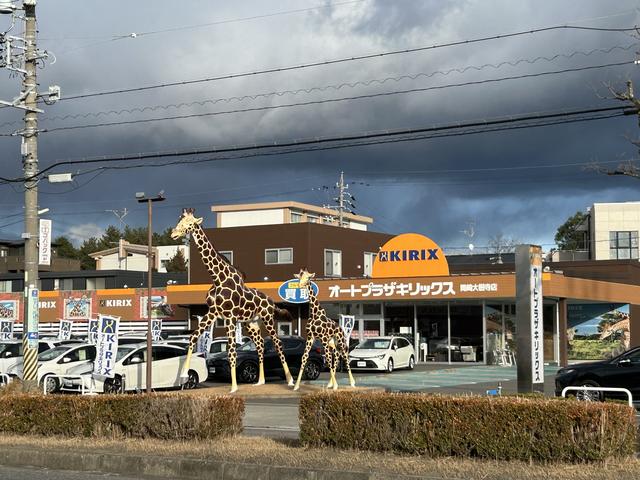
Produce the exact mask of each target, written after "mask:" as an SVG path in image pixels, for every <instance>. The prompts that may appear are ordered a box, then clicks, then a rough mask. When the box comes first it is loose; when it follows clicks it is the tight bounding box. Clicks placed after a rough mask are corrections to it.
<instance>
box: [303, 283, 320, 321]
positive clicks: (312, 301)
mask: <svg viewBox="0 0 640 480" xmlns="http://www.w3.org/2000/svg"><path fill="white" fill-rule="evenodd" d="M306 288H307V292H309V313H311V312H312V311H313V310H316V311H320V310H321V308H322V307H320V302H318V297H316V292H314V291H313V287H312V286H311V282H309V283H308V284H307V286H306Z"/></svg>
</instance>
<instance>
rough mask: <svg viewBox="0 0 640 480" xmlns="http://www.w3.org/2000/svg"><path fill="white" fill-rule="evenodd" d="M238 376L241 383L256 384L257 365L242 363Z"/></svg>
mask: <svg viewBox="0 0 640 480" xmlns="http://www.w3.org/2000/svg"><path fill="white" fill-rule="evenodd" d="M238 376H239V378H240V381H241V382H242V383H256V382H257V381H258V365H256V364H255V363H253V362H244V363H243V364H242V365H240V372H239V374H238Z"/></svg>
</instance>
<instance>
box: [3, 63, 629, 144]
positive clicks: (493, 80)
mask: <svg viewBox="0 0 640 480" xmlns="http://www.w3.org/2000/svg"><path fill="white" fill-rule="evenodd" d="M633 63H634V62H633V61H625V62H616V63H607V64H604V65H591V66H585V67H576V68H565V69H562V70H553V71H547V72H539V73H528V74H523V75H513V76H508V77H500V78H491V79H485V80H474V81H468V82H460V83H450V84H446V85H435V86H430V87H422V88H411V89H406V90H396V91H391V92H379V93H368V94H362V95H354V96H350V97H340V98H329V99H323V100H309V101H306V102H294V103H285V104H280V105H266V106H261V107H249V108H239V109H234V110H224V111H218V112H204V113H190V114H185V115H173V116H165V117H154V118H144V119H137V120H124V121H118V122H101V123H93V124H85V125H70V126H63V127H53V128H43V129H40V133H54V132H61V131H68V130H78V129H85V128H98V127H113V126H119V125H134V124H142V123H152V122H160V121H168V120H184V119H190V118H203V117H211V116H220V115H230V114H237V113H248V112H260V111H267V110H275V109H280V108H293V107H306V106H311V105H323V104H330V103H340V102H345V101H352V100H365V99H372V98H380V97H388V96H393V95H406V94H410V93H423V92H429V91H434V90H444V89H447V88H459V87H467V86H475V85H485V84H490V83H497V82H503V81H509V80H521V79H525V78H537V77H542V76H547V75H559V74H564V73H573V72H582V71H587V70H595V69H601V68H611V67H618V66H623V65H630V64H633ZM13 135H15V134H14V133H8V132H5V133H0V137H3V136H4V137H7V136H13Z"/></svg>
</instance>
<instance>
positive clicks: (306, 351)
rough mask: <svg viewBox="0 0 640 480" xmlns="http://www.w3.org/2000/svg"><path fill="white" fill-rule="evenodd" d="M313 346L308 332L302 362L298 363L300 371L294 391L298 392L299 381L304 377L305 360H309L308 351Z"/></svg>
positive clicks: (311, 337)
mask: <svg viewBox="0 0 640 480" xmlns="http://www.w3.org/2000/svg"><path fill="white" fill-rule="evenodd" d="M312 345H313V335H311V333H310V332H307V344H306V345H305V346H304V353H303V354H302V360H301V362H300V371H299V372H298V380H296V384H295V386H294V387H293V389H294V390H298V389H299V388H300V381H301V380H302V375H304V367H306V366H307V360H308V359H309V351H310V350H311V346H312Z"/></svg>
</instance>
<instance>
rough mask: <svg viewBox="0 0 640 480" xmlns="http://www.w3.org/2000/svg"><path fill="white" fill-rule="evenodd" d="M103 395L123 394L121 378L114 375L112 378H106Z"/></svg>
mask: <svg viewBox="0 0 640 480" xmlns="http://www.w3.org/2000/svg"><path fill="white" fill-rule="evenodd" d="M104 393H111V394H116V393H124V385H123V383H122V377H121V376H120V375H116V376H115V377H113V378H108V379H106V380H105V381H104Z"/></svg>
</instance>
